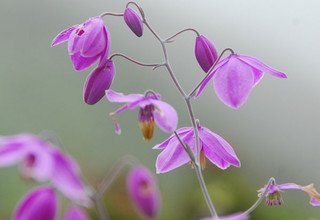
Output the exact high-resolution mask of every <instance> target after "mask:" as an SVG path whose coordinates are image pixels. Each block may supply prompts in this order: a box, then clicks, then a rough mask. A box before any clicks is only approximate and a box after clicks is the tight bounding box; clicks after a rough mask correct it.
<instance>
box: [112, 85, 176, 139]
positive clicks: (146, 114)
mask: <svg viewBox="0 0 320 220" xmlns="http://www.w3.org/2000/svg"><path fill="white" fill-rule="evenodd" d="M106 97H107V99H108V100H109V101H110V102H124V103H127V104H125V105H124V106H122V107H120V108H119V109H117V110H116V111H115V112H112V113H110V115H111V116H112V117H113V120H114V123H115V127H116V132H117V133H120V132H121V129H120V125H119V123H118V122H117V120H116V119H115V116H116V115H118V114H120V113H121V112H123V111H126V110H129V109H134V108H137V107H139V108H140V110H139V116H138V121H139V126H140V129H141V132H142V134H143V136H144V138H145V139H147V140H150V139H151V138H152V135H153V129H154V124H155V123H156V124H157V125H158V127H159V128H160V129H161V130H163V131H164V132H168V133H171V132H173V131H174V130H175V129H176V127H177V123H178V115H177V112H176V111H175V110H174V108H173V107H172V106H171V105H169V104H168V103H166V102H163V101H161V100H160V95H159V94H153V93H152V94H150V95H149V94H148V93H146V95H143V94H129V95H124V94H122V93H118V92H115V91H112V90H107V91H106Z"/></svg>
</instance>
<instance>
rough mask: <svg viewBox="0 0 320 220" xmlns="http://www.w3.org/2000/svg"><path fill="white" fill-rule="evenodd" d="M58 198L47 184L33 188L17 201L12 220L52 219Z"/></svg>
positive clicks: (55, 211)
mask: <svg viewBox="0 0 320 220" xmlns="http://www.w3.org/2000/svg"><path fill="white" fill-rule="evenodd" d="M57 206H58V200H57V195H56V192H55V190H54V189H53V188H52V187H49V186H41V187H38V188H36V189H33V190H32V191H31V192H29V193H28V194H27V195H25V197H24V198H22V200H21V201H20V202H19V203H18V205H17V208H16V210H15V212H14V214H13V219H14V220H44V219H45V220H54V219H55V216H56V214H57Z"/></svg>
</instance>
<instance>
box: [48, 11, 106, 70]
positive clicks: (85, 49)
mask: <svg viewBox="0 0 320 220" xmlns="http://www.w3.org/2000/svg"><path fill="white" fill-rule="evenodd" d="M66 41H68V52H69V56H70V58H71V62H72V64H73V68H74V69H75V70H76V71H82V70H84V69H86V68H88V67H90V66H91V65H92V64H94V63H95V62H96V61H97V60H98V59H100V64H99V66H103V65H104V64H105V62H106V61H107V57H108V52H109V47H110V36H109V32H108V29H107V27H106V26H105V24H104V22H103V20H102V18H101V17H94V18H90V19H88V20H87V21H85V22H84V23H82V24H80V25H75V26H72V27H70V28H68V29H66V30H64V31H62V32H61V33H59V34H58V35H57V36H56V37H55V38H54V39H53V41H52V44H51V46H56V45H58V44H61V43H63V42H66Z"/></svg>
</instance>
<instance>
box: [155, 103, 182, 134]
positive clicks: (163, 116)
mask: <svg viewBox="0 0 320 220" xmlns="http://www.w3.org/2000/svg"><path fill="white" fill-rule="evenodd" d="M151 102H152V104H154V105H155V106H156V110H155V111H154V112H153V116H154V119H155V121H156V123H157V125H158V126H159V128H161V129H162V130H163V131H164V132H167V133H172V132H173V131H174V130H176V129H177V124H178V114H177V112H176V110H175V109H174V108H173V107H172V106H171V105H169V104H168V103H166V102H163V101H160V100H156V99H152V100H151Z"/></svg>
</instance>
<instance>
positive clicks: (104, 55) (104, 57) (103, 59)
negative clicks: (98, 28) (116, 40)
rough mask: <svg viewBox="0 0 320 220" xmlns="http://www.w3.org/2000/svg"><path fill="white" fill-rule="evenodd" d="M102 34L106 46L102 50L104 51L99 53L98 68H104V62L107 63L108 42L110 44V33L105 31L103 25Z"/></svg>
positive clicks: (105, 28)
mask: <svg viewBox="0 0 320 220" xmlns="http://www.w3.org/2000/svg"><path fill="white" fill-rule="evenodd" d="M102 31H103V34H104V38H105V39H106V42H107V45H106V47H105V48H104V50H103V51H102V53H101V57H100V61H99V66H105V64H106V62H107V61H108V55H109V50H110V42H111V37H110V33H109V31H108V29H107V27H106V26H105V25H104V26H103V30H102Z"/></svg>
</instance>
